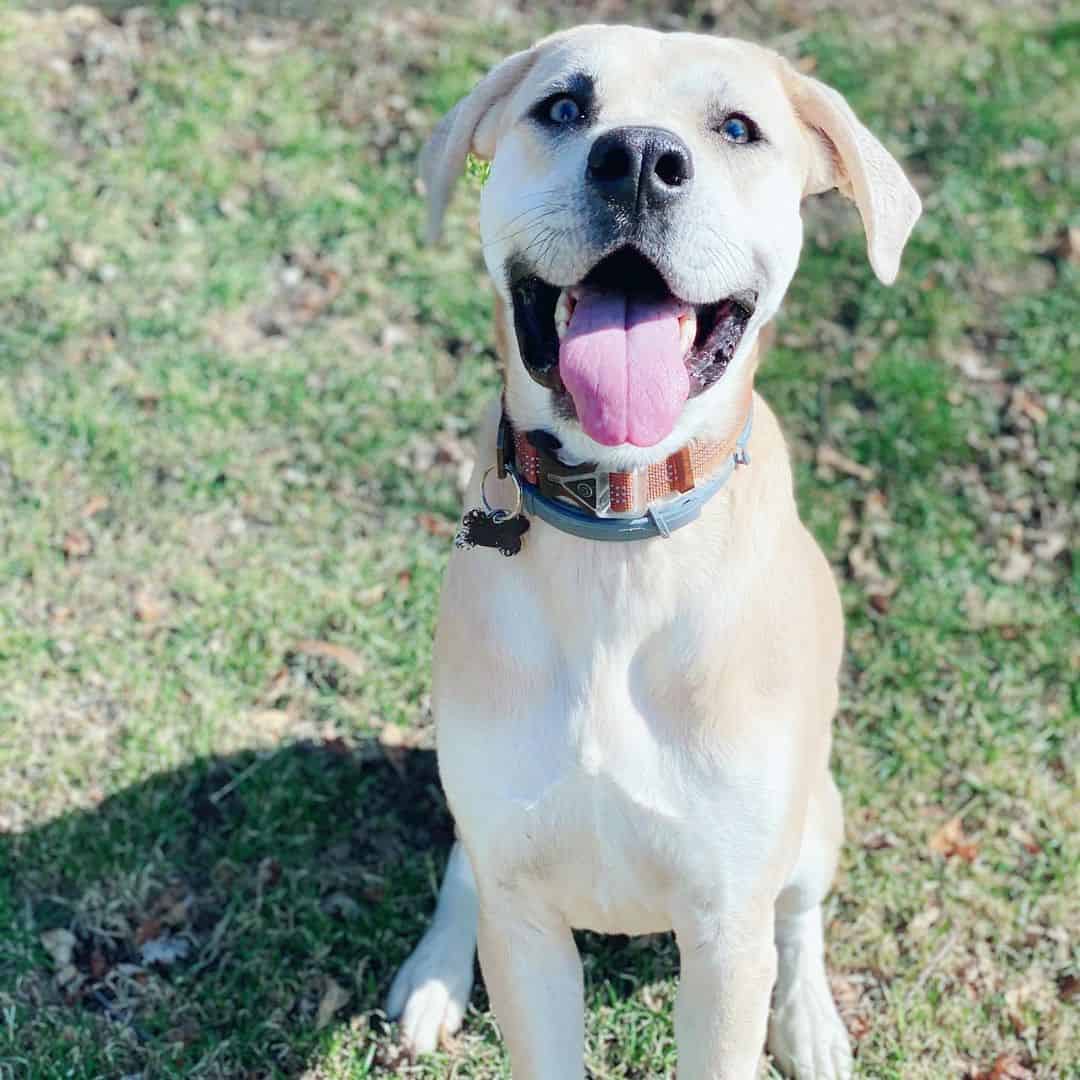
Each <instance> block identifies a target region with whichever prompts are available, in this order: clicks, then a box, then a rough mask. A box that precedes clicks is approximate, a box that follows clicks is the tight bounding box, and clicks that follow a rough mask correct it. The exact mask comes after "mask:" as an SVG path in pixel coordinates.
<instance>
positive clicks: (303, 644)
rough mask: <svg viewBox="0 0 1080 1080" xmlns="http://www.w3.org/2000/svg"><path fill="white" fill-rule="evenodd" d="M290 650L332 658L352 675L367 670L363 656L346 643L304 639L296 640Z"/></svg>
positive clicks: (325, 658) (320, 657)
mask: <svg viewBox="0 0 1080 1080" xmlns="http://www.w3.org/2000/svg"><path fill="white" fill-rule="evenodd" d="M292 652H294V653H300V654H301V655H303V656H312V657H316V658H318V659H321V660H332V661H334V663H336V664H340V665H341V666H342V667H343V668H345V670H346V671H350V672H352V674H353V675H363V674H364V672H365V671H366V670H367V664H365V663H364V658H363V657H362V656H361V655H360V654H359V653H358V652H356V651H354V650H353V649H350V648H349V647H348V646H347V645H339V644H338V643H337V642H336V641H315V640H313V639H305V640H304V641H298V642H297V643H296V644H295V645H294V646H293V647H292Z"/></svg>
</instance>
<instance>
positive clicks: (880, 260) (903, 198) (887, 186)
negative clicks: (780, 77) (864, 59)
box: [784, 63, 922, 285]
mask: <svg viewBox="0 0 1080 1080" xmlns="http://www.w3.org/2000/svg"><path fill="white" fill-rule="evenodd" d="M784 68H785V72H784V75H785V82H786V83H787V87H788V94H789V95H790V97H791V101H792V104H793V105H794V106H795V111H796V113H797V114H798V115H799V117H800V118H801V120H802V121H803V123H804V124H806V126H807V127H808V128H809V129H810V138H811V153H812V162H811V166H810V176H809V179H808V181H807V189H806V194H807V195H816V194H818V193H820V192H822V191H830V190H832V189H833V188H837V189H838V190H839V191H840V192H841V194H843V195H846V196H847V197H848V198H849V199H851V200H852V201H853V202H854V203H855V205H856V207H857V208H858V210H859V216H860V217H861V218H862V222H863V229H864V231H865V232H866V247H867V251H868V253H869V255H870V265H871V266H872V267H873V268H874V273H875V274H877V276H878V277H879V278H880V279H881V281H883V282H884V283H885V284H886V285H891V284H892V283H893V282H894V281H895V280H896V274H897V271H898V270H899V269H900V255H901V253H902V252H903V250H904V244H906V243H907V238H908V236H909V234H910V233H911V230H912V227H913V226H914V225H915V222H916V221H918V219H919V214H920V213H921V212H922V203H921V202H920V201H919V196H918V194H916V192H915V189H914V188H913V187H912V186H911V184H910V183H909V182H908V178H907V177H906V176H905V175H904V172H903V170H902V169H901V168H900V166H899V164H898V163H897V161H896V159H895V158H894V157H893V156H892V155H891V154H890V153H889V151H888V150H886V149H885V147H884V146H882V145H881V143H880V142H878V140H877V139H875V138H874V136H873V135H871V134H870V132H869V131H868V130H867V129H866V128H865V127H864V126H863V125H862V123H860V121H859V118H858V117H857V116H856V115H855V113H854V112H853V111H852V109H851V106H850V105H848V103H847V102H846V101H845V100H844V98H843V96H842V95H841V94H839V93H837V91H835V90H834V89H833V88H832V87H831V86H826V85H825V84H824V83H823V82H819V81H818V80H817V79H812V78H810V77H809V76H807V75H802V74H800V73H799V72H797V71H796V70H795V69H794V68H793V67H791V66H790V65H788V64H786V63H785V64H784Z"/></svg>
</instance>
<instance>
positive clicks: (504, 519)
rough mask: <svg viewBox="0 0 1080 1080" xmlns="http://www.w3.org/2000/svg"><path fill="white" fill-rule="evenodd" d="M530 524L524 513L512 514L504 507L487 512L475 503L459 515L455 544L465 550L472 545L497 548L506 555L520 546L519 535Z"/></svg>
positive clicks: (522, 534)
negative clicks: (473, 506) (503, 508)
mask: <svg viewBox="0 0 1080 1080" xmlns="http://www.w3.org/2000/svg"><path fill="white" fill-rule="evenodd" d="M529 524H530V523H529V519H528V518H527V517H525V515H524V514H513V515H511V514H508V513H507V512H506V511H505V510H496V511H495V512H494V513H491V514H489V513H488V512H487V511H486V510H481V509H480V508H479V507H478V508H477V509H475V510H470V511H468V513H466V515H465V516H464V517H463V518H462V519H461V528H460V529H458V532H457V536H455V537H454V546H455V547H459V548H462V549H463V550H466V551H467V550H468V549H469V548H474V547H487V548H497V549H498V550H499V551H501V552H502V553H503V554H504V555H506V556H510V555H516V554H517V553H518V552H519V551H520V550H521V538H522V537H523V536H524V535H525V534H526V533H527V532H528V531H529Z"/></svg>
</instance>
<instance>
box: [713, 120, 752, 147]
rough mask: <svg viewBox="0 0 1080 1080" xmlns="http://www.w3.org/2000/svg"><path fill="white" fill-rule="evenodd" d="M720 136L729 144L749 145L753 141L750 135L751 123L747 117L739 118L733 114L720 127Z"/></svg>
mask: <svg viewBox="0 0 1080 1080" xmlns="http://www.w3.org/2000/svg"><path fill="white" fill-rule="evenodd" d="M720 134H721V135H723V136H724V138H725V139H727V140H728V142H733V143H748V142H752V141H753V140H752V137H751V133H750V121H749V120H747V119H746V117H745V116H739V114H738V113H732V115H731V116H729V117H728V118H727V119H726V120H725V121H724V122H723V123H722V124H721V125H720Z"/></svg>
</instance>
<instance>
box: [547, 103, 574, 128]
mask: <svg viewBox="0 0 1080 1080" xmlns="http://www.w3.org/2000/svg"><path fill="white" fill-rule="evenodd" d="M548 117H549V118H550V119H551V120H552V122H553V123H556V124H572V123H573V122H574V121H575V120H578V119H580V117H581V107H580V106H579V105H578V103H577V102H576V101H575V100H574V99H573V98H572V97H561V98H556V99H555V100H554V101H553V102H552V103H551V108H550V109H548Z"/></svg>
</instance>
